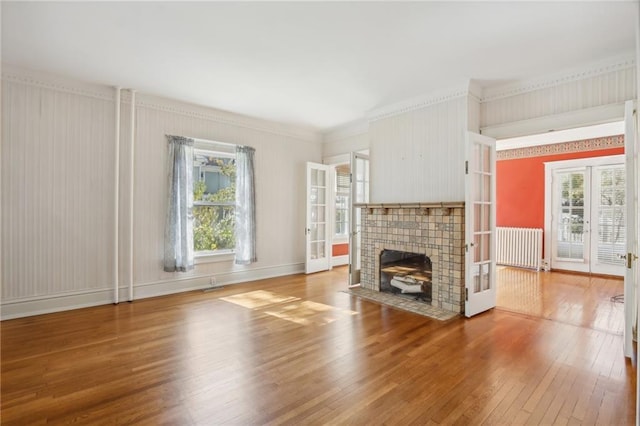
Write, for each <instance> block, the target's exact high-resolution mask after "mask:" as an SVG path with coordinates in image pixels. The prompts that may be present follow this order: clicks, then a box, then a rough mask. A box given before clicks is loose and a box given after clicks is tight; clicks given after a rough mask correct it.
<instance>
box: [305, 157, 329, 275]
mask: <svg viewBox="0 0 640 426" xmlns="http://www.w3.org/2000/svg"><path fill="white" fill-rule="evenodd" d="M330 171H331V166H326V165H324V164H317V163H307V209H306V210H307V211H306V213H307V220H306V227H305V232H304V233H305V240H306V259H305V272H306V273H307V274H311V273H313V272H318V271H326V270H328V269H329V267H330V260H331V258H330V256H329V250H330V248H331V238H330V234H329V232H330V228H331V227H330V226H329V223H328V221H329V220H330V217H329V196H330V186H329V184H330V179H329V176H330Z"/></svg>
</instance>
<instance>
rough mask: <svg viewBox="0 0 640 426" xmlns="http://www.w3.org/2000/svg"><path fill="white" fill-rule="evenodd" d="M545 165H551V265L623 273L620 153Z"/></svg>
mask: <svg viewBox="0 0 640 426" xmlns="http://www.w3.org/2000/svg"><path fill="white" fill-rule="evenodd" d="M546 167H547V168H549V169H550V170H551V173H550V176H551V183H550V186H551V193H552V198H551V214H550V216H551V220H550V224H551V238H550V242H551V268H552V269H562V270H568V271H575V272H586V273H598V274H608V275H620V276H621V275H623V274H624V261H623V260H622V259H621V258H620V256H621V255H623V254H624V253H625V250H626V232H627V231H626V209H627V206H626V195H625V194H626V171H625V167H624V163H623V158H622V156H610V157H596V158H590V159H579V160H568V161H561V162H555V163H547V165H546ZM547 175H548V176H549V172H548V173H547ZM547 214H548V213H547Z"/></svg>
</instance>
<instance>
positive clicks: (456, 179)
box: [369, 97, 468, 203]
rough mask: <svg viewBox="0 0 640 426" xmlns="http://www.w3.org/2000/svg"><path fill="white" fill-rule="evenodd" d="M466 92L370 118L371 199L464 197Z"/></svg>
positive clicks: (399, 199) (452, 199) (446, 198)
mask: <svg viewBox="0 0 640 426" xmlns="http://www.w3.org/2000/svg"><path fill="white" fill-rule="evenodd" d="M467 120H468V105H467V98H466V97H459V98H456V99H451V100H447V101H445V102H441V103H437V104H434V105H430V106H428V107H425V108H422V109H417V110H412V111H409V112H406V113H403V114H399V115H394V116H391V117H388V118H383V119H380V120H377V121H373V122H372V123H370V128H369V133H370V139H371V152H370V158H371V202H372V203H391V202H441V201H460V200H464V158H465V151H464V149H465V131H466V128H467V125H468V123H467Z"/></svg>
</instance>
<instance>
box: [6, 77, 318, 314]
mask: <svg viewBox="0 0 640 426" xmlns="http://www.w3.org/2000/svg"><path fill="white" fill-rule="evenodd" d="M2 102H3V109H2V160H1V161H2V163H1V164H2V171H1V173H2V175H1V177H2V181H1V182H2V194H1V197H2V198H1V200H2V237H3V238H2V243H1V244H2V270H1V274H2V318H11V317H18V316H24V315H30V314H36V313H42V312H50V311H55V310H63V309H70V308H74V307H80V306H89V305H97V304H104V303H109V302H111V301H112V300H113V299H112V297H113V290H112V288H113V282H114V277H113V271H112V264H113V252H114V236H113V226H114V215H113V197H114V191H115V187H114V184H113V182H114V171H113V170H114V119H115V113H114V109H115V104H114V90H113V89H111V88H108V87H104V86H99V85H90V84H85V83H81V82H77V81H73V80H68V79H64V78H58V77H54V76H50V75H46V74H41V73H35V72H31V71H26V70H18V69H11V68H9V69H8V68H7V67H5V68H4V69H3V78H2ZM136 105H137V108H136V113H137V120H136V149H135V192H134V195H135V198H134V199H135V202H134V206H135V207H134V264H133V269H134V274H133V275H134V295H135V297H136V298H139V297H149V296H154V295H158V294H164V293H172V292H177V291H183V290H187V289H192V288H202V287H206V286H208V285H209V279H210V277H211V276H215V277H216V279H217V282H218V284H224V283H231V282H239V281H246V280H251V279H258V278H264V277H270V276H277V275H283V274H290V273H295V272H300V271H302V270H303V262H304V233H303V230H304V209H302V208H300V206H304V205H305V203H304V198H305V194H304V176H305V175H304V170H305V167H304V166H305V162H306V161H315V162H320V161H321V151H322V145H321V143H320V137H319V135H317V134H314V133H312V132H309V131H307V130H305V129H298V128H295V127H291V126H284V125H280V124H277V123H270V122H266V121H261V120H255V119H250V118H247V117H242V116H239V115H235V114H230V113H226V112H222V111H216V110H213V109H208V108H202V107H197V106H193V105H188V104H184V103H180V102H176V101H171V100H167V99H161V98H157V97H153V96H148V95H143V94H138V99H137V102H136ZM129 112H130V107H129V96H128V95H125V96H124V97H123V103H122V114H121V117H122V130H121V144H122V147H121V174H120V176H121V192H120V233H119V235H120V256H119V262H120V277H119V280H120V285H121V292H120V293H121V294H120V295H121V300H126V298H127V292H126V287H127V284H128V282H127V279H128V276H129V271H130V268H129V250H128V241H129V226H128V224H129V205H128V199H129V182H130V180H129V173H128V161H129V155H130V152H131V151H130V140H129V129H130V125H129ZM165 134H175V135H184V136H191V137H198V138H203V139H212V140H218V141H223V142H230V143H237V144H245V145H250V146H253V147H254V148H255V149H256V187H257V188H256V197H257V200H256V204H257V207H256V208H257V233H258V234H257V244H258V262H257V263H255V264H252V265H250V266H236V265H234V264H233V263H232V261H223V262H214V263H199V264H197V265H196V268H195V270H194V271H191V272H189V273H185V274H180V273H166V272H164V271H163V270H162V253H163V241H164V230H163V227H164V217H165V206H164V203H165V197H166V182H165V180H166V177H165V175H166V172H165V169H166V153H167V152H166V151H167V142H166V139H165Z"/></svg>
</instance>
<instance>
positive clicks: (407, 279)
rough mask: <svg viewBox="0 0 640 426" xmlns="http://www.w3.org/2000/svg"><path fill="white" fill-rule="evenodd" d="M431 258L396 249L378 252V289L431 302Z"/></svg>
mask: <svg viewBox="0 0 640 426" xmlns="http://www.w3.org/2000/svg"><path fill="white" fill-rule="evenodd" d="M431 275H432V274H431V259H429V257H427V256H426V255H424V254H419V253H409V252H404V251H397V250H382V252H381V253H380V291H384V292H388V293H392V294H395V295H397V296H401V297H406V298H410V299H413V300H418V301H422V302H425V303H431Z"/></svg>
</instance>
